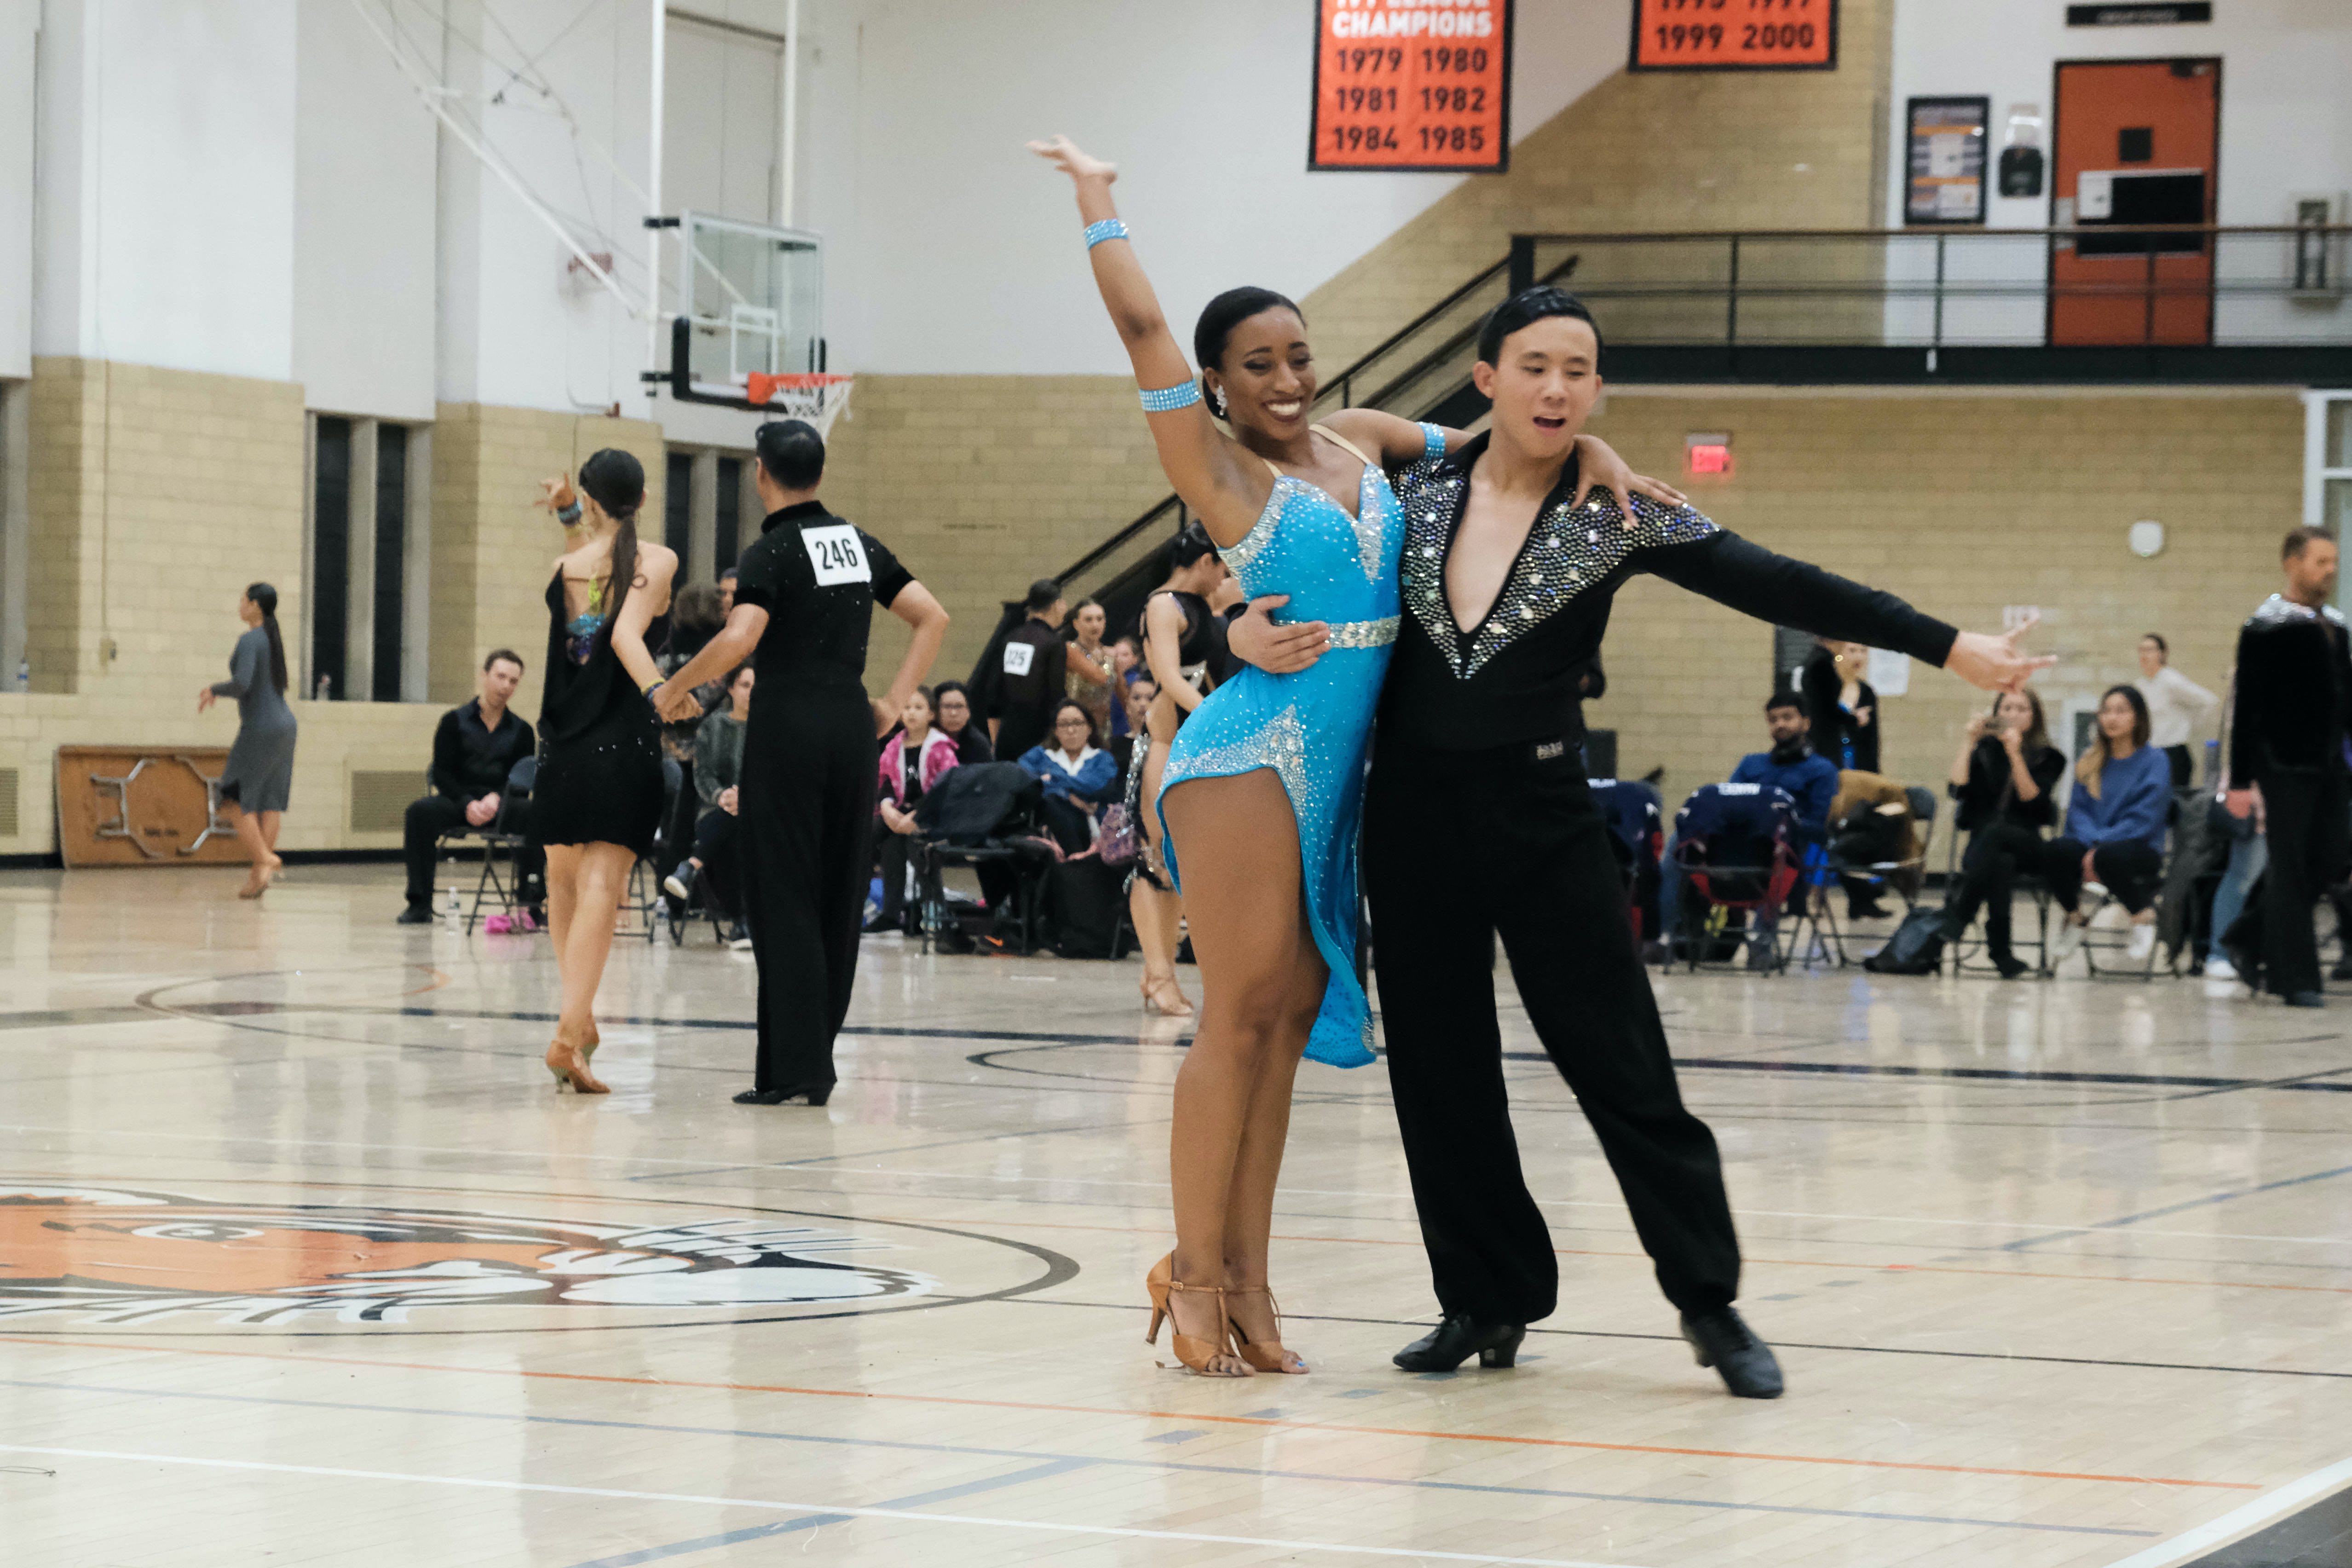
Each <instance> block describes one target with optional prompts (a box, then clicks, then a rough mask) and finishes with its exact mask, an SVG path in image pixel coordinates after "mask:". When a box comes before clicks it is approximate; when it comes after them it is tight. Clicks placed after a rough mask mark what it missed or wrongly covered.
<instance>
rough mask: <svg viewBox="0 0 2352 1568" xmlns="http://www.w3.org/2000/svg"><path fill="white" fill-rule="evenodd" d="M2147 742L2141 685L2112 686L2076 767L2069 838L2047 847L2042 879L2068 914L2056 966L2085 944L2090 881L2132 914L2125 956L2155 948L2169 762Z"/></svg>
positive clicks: (2055, 951)
mask: <svg viewBox="0 0 2352 1568" xmlns="http://www.w3.org/2000/svg"><path fill="white" fill-rule="evenodd" d="M2147 738H2148V718H2147V699H2146V698H2144V697H2142V696H2141V695H2140V694H2139V689H2138V688H2137V687H2133V686H2112V687H2109V688H2108V689H2107V691H2106V694H2105V696H2103V697H2101V698H2100V699H2099V738H2098V740H2097V741H2096V742H2094V743H2093V744H2092V746H2091V747H2090V749H2089V750H2087V751H2085V752H2084V753H2083V756H2082V760H2081V761H2080V762H2078V763H2075V764H2074V797H2073V798H2072V799H2071V800H2069V801H2068V802H2067V804H2066V834H2065V837H2063V838H2053V839H2052V840H2050V842H2049V843H2047V844H2046V845H2044V846H2042V852H2043V864H2042V866H2041V867H2040V868H2039V869H2040V870H2041V873H2042V880H2043V881H2044V882H2045V883H2046V884H2047V885H2048V886H2049V889H2050V892H2051V896H2052V897H2053V898H2054V899H2056V900H2058V902H2059V904H2060V906H2061V907H2063V909H2064V910H2065V911H2066V923H2065V925H2064V926H2063V928H2062V929H2061V930H2060V931H2059V932H2058V937H2057V941H2056V942H2055V943H2054V944H2053V949H2052V960H2051V961H2052V962H2053V963H2060V962H2063V960H2065V959H2066V958H2067V957H2069V956H2070V955H2072V954H2073V953H2074V951H2075V949H2077V948H2079V947H2081V946H2082V945H2083V933H2084V931H2085V929H2086V928H2087V926H2088V922H2087V921H2085V920H2084V918H2083V915H2082V913H2081V911H2080V910H2078V909H2077V908H2076V905H2077V904H2078V903H2079V902H2080V900H2081V897H2082V888H2083V884H2084V883H2085V882H2097V883H2099V884H2100V885H2101V886H2103V887H2105V889H2107V891H2109V892H2110V893H2113V894H2114V895H2115V897H2116V902H2117V903H2119V904H2121V905H2123V907H2124V908H2125V909H2126V910H2130V911H2131V917H2132V928H2131V941H2130V943H2129V945H2128V946H2127V947H2126V950H2125V951H2126V952H2127V953H2128V954H2129V955H2130V957H2131V958H2132V959H2133V960H2134V961H2137V960H2139V959H2143V958H2146V957H2147V955H2148V954H2149V953H2150V952H2154V951H2155V949H2156V891H2157V889H2158V887H2159V886H2161V885H2162V883H2163V879H2164V836H2165V818H2166V816H2167V814H2168V811H2169V809H2170V807H2171V805H2172V764H2171V762H2170V760H2169V759H2168V758H2167V757H2166V756H2165V754H2164V753H2163V752H2159V751H2158V750H2157V749H2156V748H2155V747H2153V746H2151V745H2149V744H2148V743H2147Z"/></svg>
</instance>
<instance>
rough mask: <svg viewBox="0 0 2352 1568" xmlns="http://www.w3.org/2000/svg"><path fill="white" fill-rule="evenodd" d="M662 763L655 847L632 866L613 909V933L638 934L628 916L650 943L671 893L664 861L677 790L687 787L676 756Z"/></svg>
mask: <svg viewBox="0 0 2352 1568" xmlns="http://www.w3.org/2000/svg"><path fill="white" fill-rule="evenodd" d="M661 765H662V808H661V816H660V817H659V818H658V819H657V820H656V823H655V825H654V844H653V848H652V849H650V850H649V851H647V852H646V854H643V855H640V856H638V857H637V858H636V859H635V862H633V863H632V864H631V865H630V867H629V885H628V886H627V888H626V889H624V890H623V891H622V894H621V901H620V904H619V905H618V907H616V908H615V909H614V911H613V914H614V927H613V934H614V936H635V935H636V934H637V932H636V931H632V930H630V929H629V927H628V926H627V924H625V923H624V922H623V921H622V917H623V916H630V917H632V918H634V919H635V921H637V923H638V924H639V925H640V926H641V927H642V928H643V929H644V933H645V939H646V942H652V941H653V940H654V938H655V936H656V934H657V933H658V932H659V931H661V928H662V921H663V917H664V912H665V911H664V910H663V908H662V905H663V901H664V900H665V899H667V896H668V895H667V894H666V893H664V892H663V891H662V885H661V878H662V874H661V863H662V861H663V860H664V859H666V858H667V857H668V855H669V852H670V848H671V845H670V841H669V822H670V814H671V811H672V809H673V808H674V807H676V806H677V792H678V791H679V790H681V789H683V788H685V787H686V770H685V769H684V768H682V767H680V766H678V763H677V758H676V757H664V758H663V759H662V760H661Z"/></svg>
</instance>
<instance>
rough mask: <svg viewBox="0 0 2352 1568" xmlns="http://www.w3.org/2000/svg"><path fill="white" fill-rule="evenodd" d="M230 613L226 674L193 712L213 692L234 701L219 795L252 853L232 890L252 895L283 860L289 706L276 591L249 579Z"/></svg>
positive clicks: (264, 888) (290, 750)
mask: <svg viewBox="0 0 2352 1568" xmlns="http://www.w3.org/2000/svg"><path fill="white" fill-rule="evenodd" d="M236 617H237V619H239V620H241V621H243V622H244V623H245V625H246V628H247V629H246V633H245V635H244V636H243V637H238V638H237V639H236V648H235V649H234V650H233V651H232V652H231V653H230V654H229V658H228V673H229V678H228V679H226V680H223V681H219V682H216V683H215V684H214V685H211V686H207V687H205V689H204V690H202V691H201V692H199V693H197V694H196V711H197V712H199V713H201V712H203V711H204V710H205V709H207V708H209V707H211V706H212V705H213V702H214V700H215V699H216V698H221V697H234V698H236V742H235V743H234V744H232V745H231V746H230V747H229V749H228V762H227V763H226V765H225V766H224V767H223V768H222V769H221V782H220V795H221V800H222V801H223V802H224V803H225V804H226V805H232V806H235V807H236V841H237V842H238V843H239V844H242V845H243V846H245V852H246V854H247V855H248V856H250V857H251V858H252V859H253V873H252V875H250V876H248V877H247V878H246V879H245V886H244V887H242V888H240V889H237V895H236V896H237V897H238V898H240V899H257V898H259V897H261V895H262V894H264V893H266V892H268V890H269V884H270V883H272V882H274V881H276V880H277V879H278V868H280V867H282V866H284V865H285V864H286V862H285V861H283V860H280V859H279V858H278V822H279V821H280V820H281V819H282V818H283V817H284V816H285V813H286V801H287V797H288V796H289V795H290V794H291V793H292V791H293V788H294V731H295V724H294V710H292V709H291V708H289V707H288V706H286V639H285V638H284V637H281V636H279V635H278V590H277V589H275V588H273V587H271V586H270V585H269V584H267V583H256V584H253V585H252V586H251V587H249V588H247V590H246V591H245V594H244V596H243V597H241V598H239V599H238V600H237V602H236Z"/></svg>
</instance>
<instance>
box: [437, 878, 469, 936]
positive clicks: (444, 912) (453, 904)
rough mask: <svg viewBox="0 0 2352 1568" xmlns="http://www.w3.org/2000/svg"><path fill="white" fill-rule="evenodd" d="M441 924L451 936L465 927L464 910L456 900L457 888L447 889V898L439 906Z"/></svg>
mask: <svg viewBox="0 0 2352 1568" xmlns="http://www.w3.org/2000/svg"><path fill="white" fill-rule="evenodd" d="M441 924H442V928H443V929H444V930H446V931H448V933H449V934H450V935H451V936H456V935H457V933H458V932H459V931H462V930H464V929H465V924H466V911H465V910H464V908H463V907H462V906H461V904H460V903H459V901H458V899H457V889H456V888H454V887H453V888H451V889H449V898H448V900H447V901H446V903H444V904H443V905H442V906H441Z"/></svg>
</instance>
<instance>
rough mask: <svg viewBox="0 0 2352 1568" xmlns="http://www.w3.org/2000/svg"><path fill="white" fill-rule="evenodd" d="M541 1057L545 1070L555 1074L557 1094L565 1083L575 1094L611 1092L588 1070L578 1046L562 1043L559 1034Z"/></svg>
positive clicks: (561, 1090) (585, 1060)
mask: <svg viewBox="0 0 2352 1568" xmlns="http://www.w3.org/2000/svg"><path fill="white" fill-rule="evenodd" d="M542 1059H543V1060H544V1061H545V1062H546V1064H547V1070H548V1071H549V1072H551V1073H553V1074H554V1075H555V1092H556V1093H558V1094H561V1093H562V1092H563V1086H564V1085H565V1084H570V1085H571V1086H572V1091H573V1092H574V1093H577V1094H610V1093H612V1092H613V1091H612V1090H611V1089H608V1088H606V1087H605V1086H604V1082H603V1081H602V1080H601V1079H598V1078H597V1077H596V1075H595V1074H594V1073H592V1072H590V1071H589V1070H588V1058H585V1057H583V1056H582V1055H581V1054H580V1047H577V1046H572V1045H566V1044H564V1041H563V1037H562V1036H561V1035H558V1036H557V1037H555V1039H554V1041H553V1043H551V1045H549V1047H547V1055H546V1057H545V1058H542Z"/></svg>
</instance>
